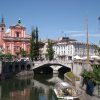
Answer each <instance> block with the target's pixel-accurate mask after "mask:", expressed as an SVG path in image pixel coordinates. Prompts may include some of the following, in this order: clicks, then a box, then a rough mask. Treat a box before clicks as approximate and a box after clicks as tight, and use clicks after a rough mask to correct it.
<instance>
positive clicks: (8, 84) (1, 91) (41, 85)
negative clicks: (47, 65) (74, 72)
mask: <svg viewBox="0 0 100 100" xmlns="http://www.w3.org/2000/svg"><path fill="white" fill-rule="evenodd" d="M59 81H63V78H61V77H58V75H52V74H49V75H43V74H40V75H39V74H38V75H35V76H28V77H20V78H12V79H6V80H2V81H1V82H0V100H56V96H55V94H54V91H53V86H54V85H55V83H56V82H59Z"/></svg>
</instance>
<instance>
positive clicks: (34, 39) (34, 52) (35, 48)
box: [30, 27, 39, 61]
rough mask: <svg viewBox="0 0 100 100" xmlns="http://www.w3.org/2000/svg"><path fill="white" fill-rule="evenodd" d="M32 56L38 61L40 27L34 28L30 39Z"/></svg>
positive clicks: (32, 58)
mask: <svg viewBox="0 0 100 100" xmlns="http://www.w3.org/2000/svg"><path fill="white" fill-rule="evenodd" d="M30 58H31V60H32V61H33V60H35V61H37V60H38V58H39V42H38V28H37V27H36V29H33V30H32V34H31V39H30Z"/></svg>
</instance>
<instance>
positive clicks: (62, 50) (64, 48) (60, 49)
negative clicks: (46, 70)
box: [53, 37, 97, 60]
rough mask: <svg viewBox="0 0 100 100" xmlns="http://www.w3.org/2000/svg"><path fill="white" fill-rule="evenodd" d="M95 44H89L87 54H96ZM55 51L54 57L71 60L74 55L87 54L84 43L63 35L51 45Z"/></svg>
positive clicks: (82, 55) (81, 55)
mask: <svg viewBox="0 0 100 100" xmlns="http://www.w3.org/2000/svg"><path fill="white" fill-rule="evenodd" d="M96 48H97V46H96V45H94V44H89V55H90V56H92V55H97V52H96ZM53 49H54V52H55V55H54V58H55V59H60V60H72V59H73V57H74V56H76V55H78V56H80V57H84V56H86V55H87V45H86V43H82V42H76V40H73V39H69V38H68V37H63V38H62V39H61V40H59V41H58V42H56V43H55V44H54V45H53Z"/></svg>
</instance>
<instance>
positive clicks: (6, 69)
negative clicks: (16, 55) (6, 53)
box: [0, 61, 33, 77]
mask: <svg viewBox="0 0 100 100" xmlns="http://www.w3.org/2000/svg"><path fill="white" fill-rule="evenodd" d="M32 65H33V63H32V62H27V61H20V62H16V61H14V62H9V61H8V62H4V61H0V76H1V77H10V76H13V75H16V74H17V73H19V72H21V71H24V70H27V71H29V70H31V67H32Z"/></svg>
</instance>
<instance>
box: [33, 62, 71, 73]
mask: <svg viewBox="0 0 100 100" xmlns="http://www.w3.org/2000/svg"><path fill="white" fill-rule="evenodd" d="M44 65H49V66H50V67H51V68H52V69H53V73H58V70H59V69H60V68H62V67H66V68H68V69H70V70H72V62H70V61H69V62H68V61H38V62H34V66H33V67H31V68H32V69H33V70H34V69H37V68H40V67H41V68H42V67H43V66H44Z"/></svg>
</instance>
